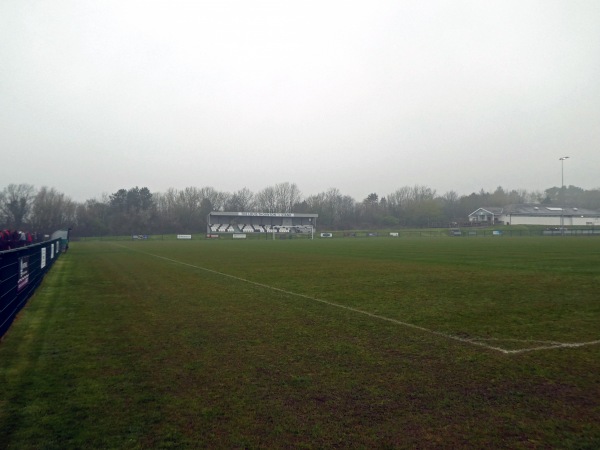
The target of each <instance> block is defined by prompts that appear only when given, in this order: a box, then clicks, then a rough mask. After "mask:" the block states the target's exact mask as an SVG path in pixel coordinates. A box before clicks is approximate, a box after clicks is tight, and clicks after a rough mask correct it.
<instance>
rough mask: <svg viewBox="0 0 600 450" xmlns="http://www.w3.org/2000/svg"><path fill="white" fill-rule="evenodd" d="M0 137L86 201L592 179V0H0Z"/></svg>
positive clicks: (595, 142) (599, 149) (595, 46)
mask: <svg viewBox="0 0 600 450" xmlns="http://www.w3.org/2000/svg"><path fill="white" fill-rule="evenodd" d="M0 147H1V150H2V151H1V153H2V160H1V162H0V188H1V187H4V186H6V185H7V184H9V183H29V184H33V185H35V186H36V187H41V186H44V185H45V186H49V187H55V188H56V189H58V190H59V191H61V192H64V193H65V194H67V195H69V196H70V197H72V198H73V199H75V200H78V201H83V200H85V199H88V198H92V197H99V196H100V195H101V194H102V193H104V192H105V193H112V192H115V191H116V190H117V189H119V188H130V187H133V186H136V185H137V186H140V187H142V186H147V187H148V188H149V189H150V190H151V191H152V192H156V191H165V190H166V189H167V188H169V187H174V188H177V189H183V188H184V187H186V186H197V187H202V186H212V187H214V188H216V189H218V190H222V191H235V190H238V189H241V188H243V187H247V188H249V189H251V190H252V191H255V192H256V191H258V190H260V189H262V188H264V187H266V186H269V185H274V184H276V183H281V182H286V181H289V182H293V183H296V184H297V185H298V187H299V188H300V190H301V191H302V193H303V194H304V195H305V196H306V195H310V194H316V193H318V192H321V191H324V190H327V189H328V188H330V187H336V188H338V189H340V191H341V192H342V193H343V194H346V195H351V196H353V197H354V198H355V199H357V200H361V199H363V198H365V197H366V196H367V195H368V194H369V193H371V192H376V193H378V194H379V195H380V196H384V195H386V194H389V193H391V192H393V191H395V190H396V189H397V188H399V187H402V186H406V185H414V184H419V185H426V186H429V187H431V188H433V189H436V190H437V192H438V194H443V193H444V192H446V191H448V190H455V191H457V192H458V193H459V194H460V195H467V194H469V193H471V192H474V191H479V190H480V189H482V188H483V189H485V190H492V191H493V190H494V189H495V188H496V187H497V186H499V185H501V186H502V187H504V188H505V189H527V190H543V189H546V188H548V187H551V186H558V185H560V182H561V165H560V162H559V160H558V158H559V157H561V156H564V155H569V156H570V157H571V159H569V160H567V161H565V163H564V176H565V184H574V185H577V186H580V187H583V188H585V189H592V188H598V187H600V171H599V169H600V1H598V0H589V1H580V0H564V1H553V0H540V1H534V0H530V1H528V0H517V1H512V0H501V1H485V0H473V1H462V0H447V1H426V0H419V1H401V0H395V1H378V0H369V1H360V2H358V1H326V0H320V1H294V2H292V1H284V0H279V1H253V0H245V1H227V0H221V1H211V2H207V1H200V0H196V1H181V0H165V1H154V0H139V1H137V0H136V1H131V0H117V1H112V0H108V1H107V0H103V1H98V0H72V1H65V0H53V1H28V0H0ZM8 155H10V156H8Z"/></svg>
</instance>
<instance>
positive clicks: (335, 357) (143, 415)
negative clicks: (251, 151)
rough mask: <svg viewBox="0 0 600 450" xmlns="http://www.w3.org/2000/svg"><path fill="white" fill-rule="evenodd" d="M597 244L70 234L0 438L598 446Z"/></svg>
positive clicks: (29, 330)
mask: <svg viewBox="0 0 600 450" xmlns="http://www.w3.org/2000/svg"><path fill="white" fill-rule="evenodd" d="M599 282H600V240H598V239H596V238H560V237H555V238H512V239H511V238H504V237H498V238H486V239H482V238H473V239H470V238H439V239H392V238H374V239H347V240H346V239H338V240H336V239H334V240H315V241H305V240H301V241H294V240H292V241H222V242H219V241H153V242H116V243H114V242H113V243H110V242H99V243H98V242H96V243H93V242H90V243H73V244H72V245H71V249H70V251H69V253H68V254H65V255H62V256H61V259H60V260H59V261H57V263H56V265H55V267H54V268H53V270H52V271H51V273H50V274H49V275H48V276H47V278H46V280H45V281H44V284H43V286H42V288H41V290H40V291H39V292H38V293H37V294H36V295H35V297H34V298H32V299H31V300H30V304H29V305H28V307H27V308H26V309H25V310H24V311H23V312H22V313H21V315H20V317H19V319H18V320H17V321H16V322H15V324H14V325H13V328H12V329H11V330H10V331H9V333H8V334H7V336H6V337H5V339H4V341H3V342H2V343H1V344H0V363H1V364H0V399H2V400H0V446H4V447H6V448H42V447H43V448H82V447H88V448H100V447H102V448H149V447H158V448H168V447H205V448H215V447H216V448H273V447H286V448H287V447H300V448H305V447H307V448H323V447H356V448H382V447H383V448H386V447H388V448H389V447H392V448H393V447H421V448H423V447H432V448H433V447H438V448H439V447H447V448H456V447H465V446H466V447H473V448H482V447H505V448H515V447H517V448H518V447H522V448H536V447H561V448H598V447H600V425H599V423H600V400H599V399H600V378H599V377H600V375H599V373H600V343H599V340H600V301H599V300H598V298H599V296H598V286H599V285H600V283H599Z"/></svg>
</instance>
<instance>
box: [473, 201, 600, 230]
mask: <svg viewBox="0 0 600 450" xmlns="http://www.w3.org/2000/svg"><path fill="white" fill-rule="evenodd" d="M469 222H472V223H481V224H489V225H493V224H501V225H546V226H550V227H559V226H578V227H579V226H600V212H598V211H594V210H590V209H583V208H575V207H560V206H553V205H539V204H522V205H509V206H506V207H504V208H497V207H483V208H478V209H477V210H475V211H473V212H472V213H471V214H469Z"/></svg>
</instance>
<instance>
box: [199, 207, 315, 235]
mask: <svg viewBox="0 0 600 450" xmlns="http://www.w3.org/2000/svg"><path fill="white" fill-rule="evenodd" d="M317 217H319V215H318V214H300V213H262V212H223V211H213V212H211V213H210V214H209V215H208V218H207V230H206V232H207V233H209V234H214V233H312V232H314V230H315V228H316V226H317Z"/></svg>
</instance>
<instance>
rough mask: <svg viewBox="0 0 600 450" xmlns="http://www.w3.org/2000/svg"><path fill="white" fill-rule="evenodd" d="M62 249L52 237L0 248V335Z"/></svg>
mask: <svg viewBox="0 0 600 450" xmlns="http://www.w3.org/2000/svg"><path fill="white" fill-rule="evenodd" d="M63 250H64V247H62V248H61V240H60V239H54V240H51V241H45V242H41V243H39V244H33V245H29V246H27V247H21V248H17V249H14V250H6V251H3V252H0V337H2V336H4V334H5V333H6V331H8V329H9V328H10V326H11V324H12V323H13V321H14V319H15V317H16V316H17V314H18V313H19V311H20V310H21V309H22V308H23V307H24V306H25V304H26V303H27V301H28V300H29V298H30V297H31V296H32V295H33V293H34V292H35V290H36V289H37V287H38V286H39V285H40V283H41V282H42V279H43V278H44V275H45V274H46V273H47V272H48V270H50V268H51V267H52V265H53V264H54V262H55V261H56V260H57V259H58V256H59V255H60V253H61V251H63Z"/></svg>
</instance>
